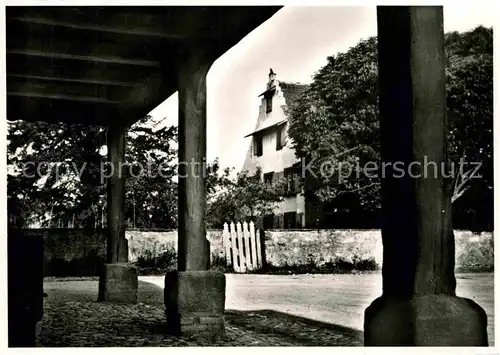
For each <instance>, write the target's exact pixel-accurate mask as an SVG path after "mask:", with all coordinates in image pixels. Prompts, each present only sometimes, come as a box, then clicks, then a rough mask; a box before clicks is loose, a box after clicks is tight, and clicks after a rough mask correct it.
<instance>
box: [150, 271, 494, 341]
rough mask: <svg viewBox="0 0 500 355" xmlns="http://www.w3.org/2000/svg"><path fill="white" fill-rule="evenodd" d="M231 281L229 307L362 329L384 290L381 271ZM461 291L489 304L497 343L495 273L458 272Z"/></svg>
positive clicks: (490, 323)
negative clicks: (494, 301)
mask: <svg viewBox="0 0 500 355" xmlns="http://www.w3.org/2000/svg"><path fill="white" fill-rule="evenodd" d="M141 280H142V281H146V282H150V283H154V284H156V285H158V286H161V287H163V282H164V280H163V278H162V277H149V276H146V277H141ZM226 280H227V287H226V309H234V310H262V309H269V310H275V311H279V312H286V313H290V314H293V315H297V316H303V317H307V318H311V319H314V320H319V321H324V322H328V323H333V324H338V325H343V326H347V327H351V328H356V329H360V330H362V329H363V313H364V310H365V308H366V307H368V305H369V304H370V303H371V302H372V301H373V300H374V299H375V298H377V297H378V296H380V294H381V290H382V276H381V275H380V274H361V275H296V276H277V275H246V274H240V275H236V274H227V275H226ZM457 295H458V296H461V297H467V298H471V299H472V300H474V301H475V302H477V303H478V304H479V305H480V306H482V307H483V308H484V310H485V311H486V313H487V315H488V335H489V339H490V346H491V345H493V344H494V343H493V340H494V328H493V326H494V320H493V314H494V304H493V299H494V292H493V274H492V273H488V274H460V275H457Z"/></svg>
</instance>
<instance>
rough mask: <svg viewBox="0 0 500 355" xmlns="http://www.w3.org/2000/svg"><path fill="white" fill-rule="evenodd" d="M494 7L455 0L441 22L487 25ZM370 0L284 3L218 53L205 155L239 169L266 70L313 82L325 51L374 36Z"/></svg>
mask: <svg viewBox="0 0 500 355" xmlns="http://www.w3.org/2000/svg"><path fill="white" fill-rule="evenodd" d="M494 10H495V9H494V8H490V7H487V6H485V4H477V5H476V7H474V6H470V5H469V6H464V5H461V4H459V3H457V4H456V5H453V6H445V7H444V29H445V32H448V31H467V30H470V29H473V28H475V27H476V26H478V25H484V26H487V27H490V26H493V23H494V21H495V20H494V17H495V16H494V14H495V11H494ZM376 34H377V18H376V8H375V6H355V7H339V6H328V7H318V6H315V7H304V6H302V7H298V6H287V7H284V8H282V9H281V10H280V11H278V12H277V13H276V14H275V15H274V16H273V17H271V18H270V19H269V20H268V21H266V22H265V23H263V24H262V25H261V26H259V27H258V28H256V29H255V30H254V31H252V32H251V33H250V34H249V35H248V36H246V37H245V38H244V39H243V40H241V41H240V42H239V43H238V44H236V45H235V46H234V47H232V48H231V49H230V50H229V51H227V52H226V53H225V54H224V55H222V56H221V57H220V58H219V59H217V61H216V62H215V63H214V64H213V65H212V67H211V69H210V71H209V73H208V77H207V159H208V161H212V160H214V159H215V158H219V161H220V164H221V166H222V167H223V168H224V167H235V168H236V169H237V170H240V169H241V167H242V165H243V161H244V158H245V154H246V151H247V149H248V146H249V144H250V138H243V137H244V136H245V135H246V134H248V133H250V132H251V131H252V130H253V128H254V127H255V124H256V122H257V117H258V109H259V105H260V98H259V97H258V95H259V94H260V93H262V92H263V91H264V90H265V88H266V83H267V80H268V73H269V69H270V68H272V69H273V70H274V72H275V73H277V79H278V80H280V81H287V82H301V83H304V84H307V83H310V82H311V81H312V78H313V75H314V73H315V72H317V71H318V70H319V69H320V68H321V67H322V66H324V65H325V64H326V63H327V57H328V56H331V55H335V54H337V53H341V52H345V51H347V50H348V49H349V48H350V47H353V46H355V45H356V44H357V43H358V42H359V41H360V40H362V39H365V38H367V37H371V36H376ZM177 110H178V104H177V94H174V95H172V96H171V97H170V98H169V99H168V100H166V101H165V102H163V103H162V104H161V105H160V106H158V107H157V108H156V109H154V110H153V111H152V112H151V116H152V117H153V119H154V120H155V121H159V120H163V119H164V120H163V121H162V125H164V124H166V125H177V120H178V112H177Z"/></svg>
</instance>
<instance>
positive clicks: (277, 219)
mask: <svg viewBox="0 0 500 355" xmlns="http://www.w3.org/2000/svg"><path fill="white" fill-rule="evenodd" d="M305 89H307V85H304V84H297V83H286V82H280V81H279V80H277V79H276V73H274V71H273V70H272V69H270V72H269V80H268V82H267V84H266V88H265V91H264V92H262V93H261V94H260V95H259V97H261V104H260V107H259V116H258V118H257V124H256V125H255V128H254V130H253V131H252V132H251V133H249V134H248V135H246V136H245V138H251V142H250V146H249V149H248V151H247V154H246V157H245V162H244V164H243V168H242V170H243V171H245V170H246V171H248V172H249V173H251V174H253V173H255V172H256V171H257V168H258V167H260V168H261V170H262V178H263V179H264V181H265V182H269V183H272V182H275V181H278V180H280V179H282V178H285V179H286V180H287V188H286V197H285V199H284V201H283V202H281V203H279V204H278V206H277V207H276V209H275V211H274V214H272V215H267V216H264V218H263V221H262V224H263V227H264V228H275V229H295V228H303V227H304V226H305V225H306V218H305V209H306V203H305V199H304V194H303V191H302V188H301V185H300V181H299V177H300V168H301V161H300V159H298V158H297V157H296V156H295V150H294V149H293V148H292V147H291V141H290V139H289V138H288V134H287V133H288V127H289V120H288V117H287V115H286V110H285V108H286V107H287V106H289V105H291V103H292V102H293V100H296V99H297V98H298V97H299V96H300V94H301V93H302V92H304V91H305Z"/></svg>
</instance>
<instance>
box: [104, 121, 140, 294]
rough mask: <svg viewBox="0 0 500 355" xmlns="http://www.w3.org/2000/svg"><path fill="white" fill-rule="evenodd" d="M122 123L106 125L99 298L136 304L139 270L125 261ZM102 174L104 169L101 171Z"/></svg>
mask: <svg viewBox="0 0 500 355" xmlns="http://www.w3.org/2000/svg"><path fill="white" fill-rule="evenodd" d="M126 134H127V129H126V127H125V126H118V125H117V126H111V127H109V128H108V136H107V140H108V141H107V145H108V158H109V169H110V170H109V171H108V176H109V178H108V204H107V205H108V206H107V207H108V211H107V219H108V228H107V233H108V238H107V260H106V264H104V267H103V270H102V273H101V276H100V279H99V301H108V302H117V303H136V302H137V288H138V273H137V269H136V268H135V267H134V266H131V265H129V264H128V243H127V240H126V239H125V173H126V170H125V138H126ZM103 173H104V172H103Z"/></svg>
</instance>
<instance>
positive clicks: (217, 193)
mask: <svg viewBox="0 0 500 355" xmlns="http://www.w3.org/2000/svg"><path fill="white" fill-rule="evenodd" d="M231 171H232V170H231V169H229V168H227V169H225V170H224V172H223V174H222V175H220V176H219V177H218V178H217V184H215V186H214V189H213V190H212V191H210V192H211V193H210V194H209V199H208V206H207V224H208V225H209V226H210V227H213V228H221V227H222V225H223V224H224V223H225V222H234V221H243V220H246V221H256V220H257V219H258V218H260V217H262V216H264V215H266V214H270V213H272V212H273V211H274V209H275V208H276V205H277V203H279V202H281V201H283V196H284V187H285V181H284V179H283V180H280V181H276V182H273V183H265V182H264V181H263V179H262V171H261V169H257V171H256V173H255V174H253V175H251V174H249V172H248V171H243V172H239V173H238V174H237V175H236V176H235V177H233V178H231Z"/></svg>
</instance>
